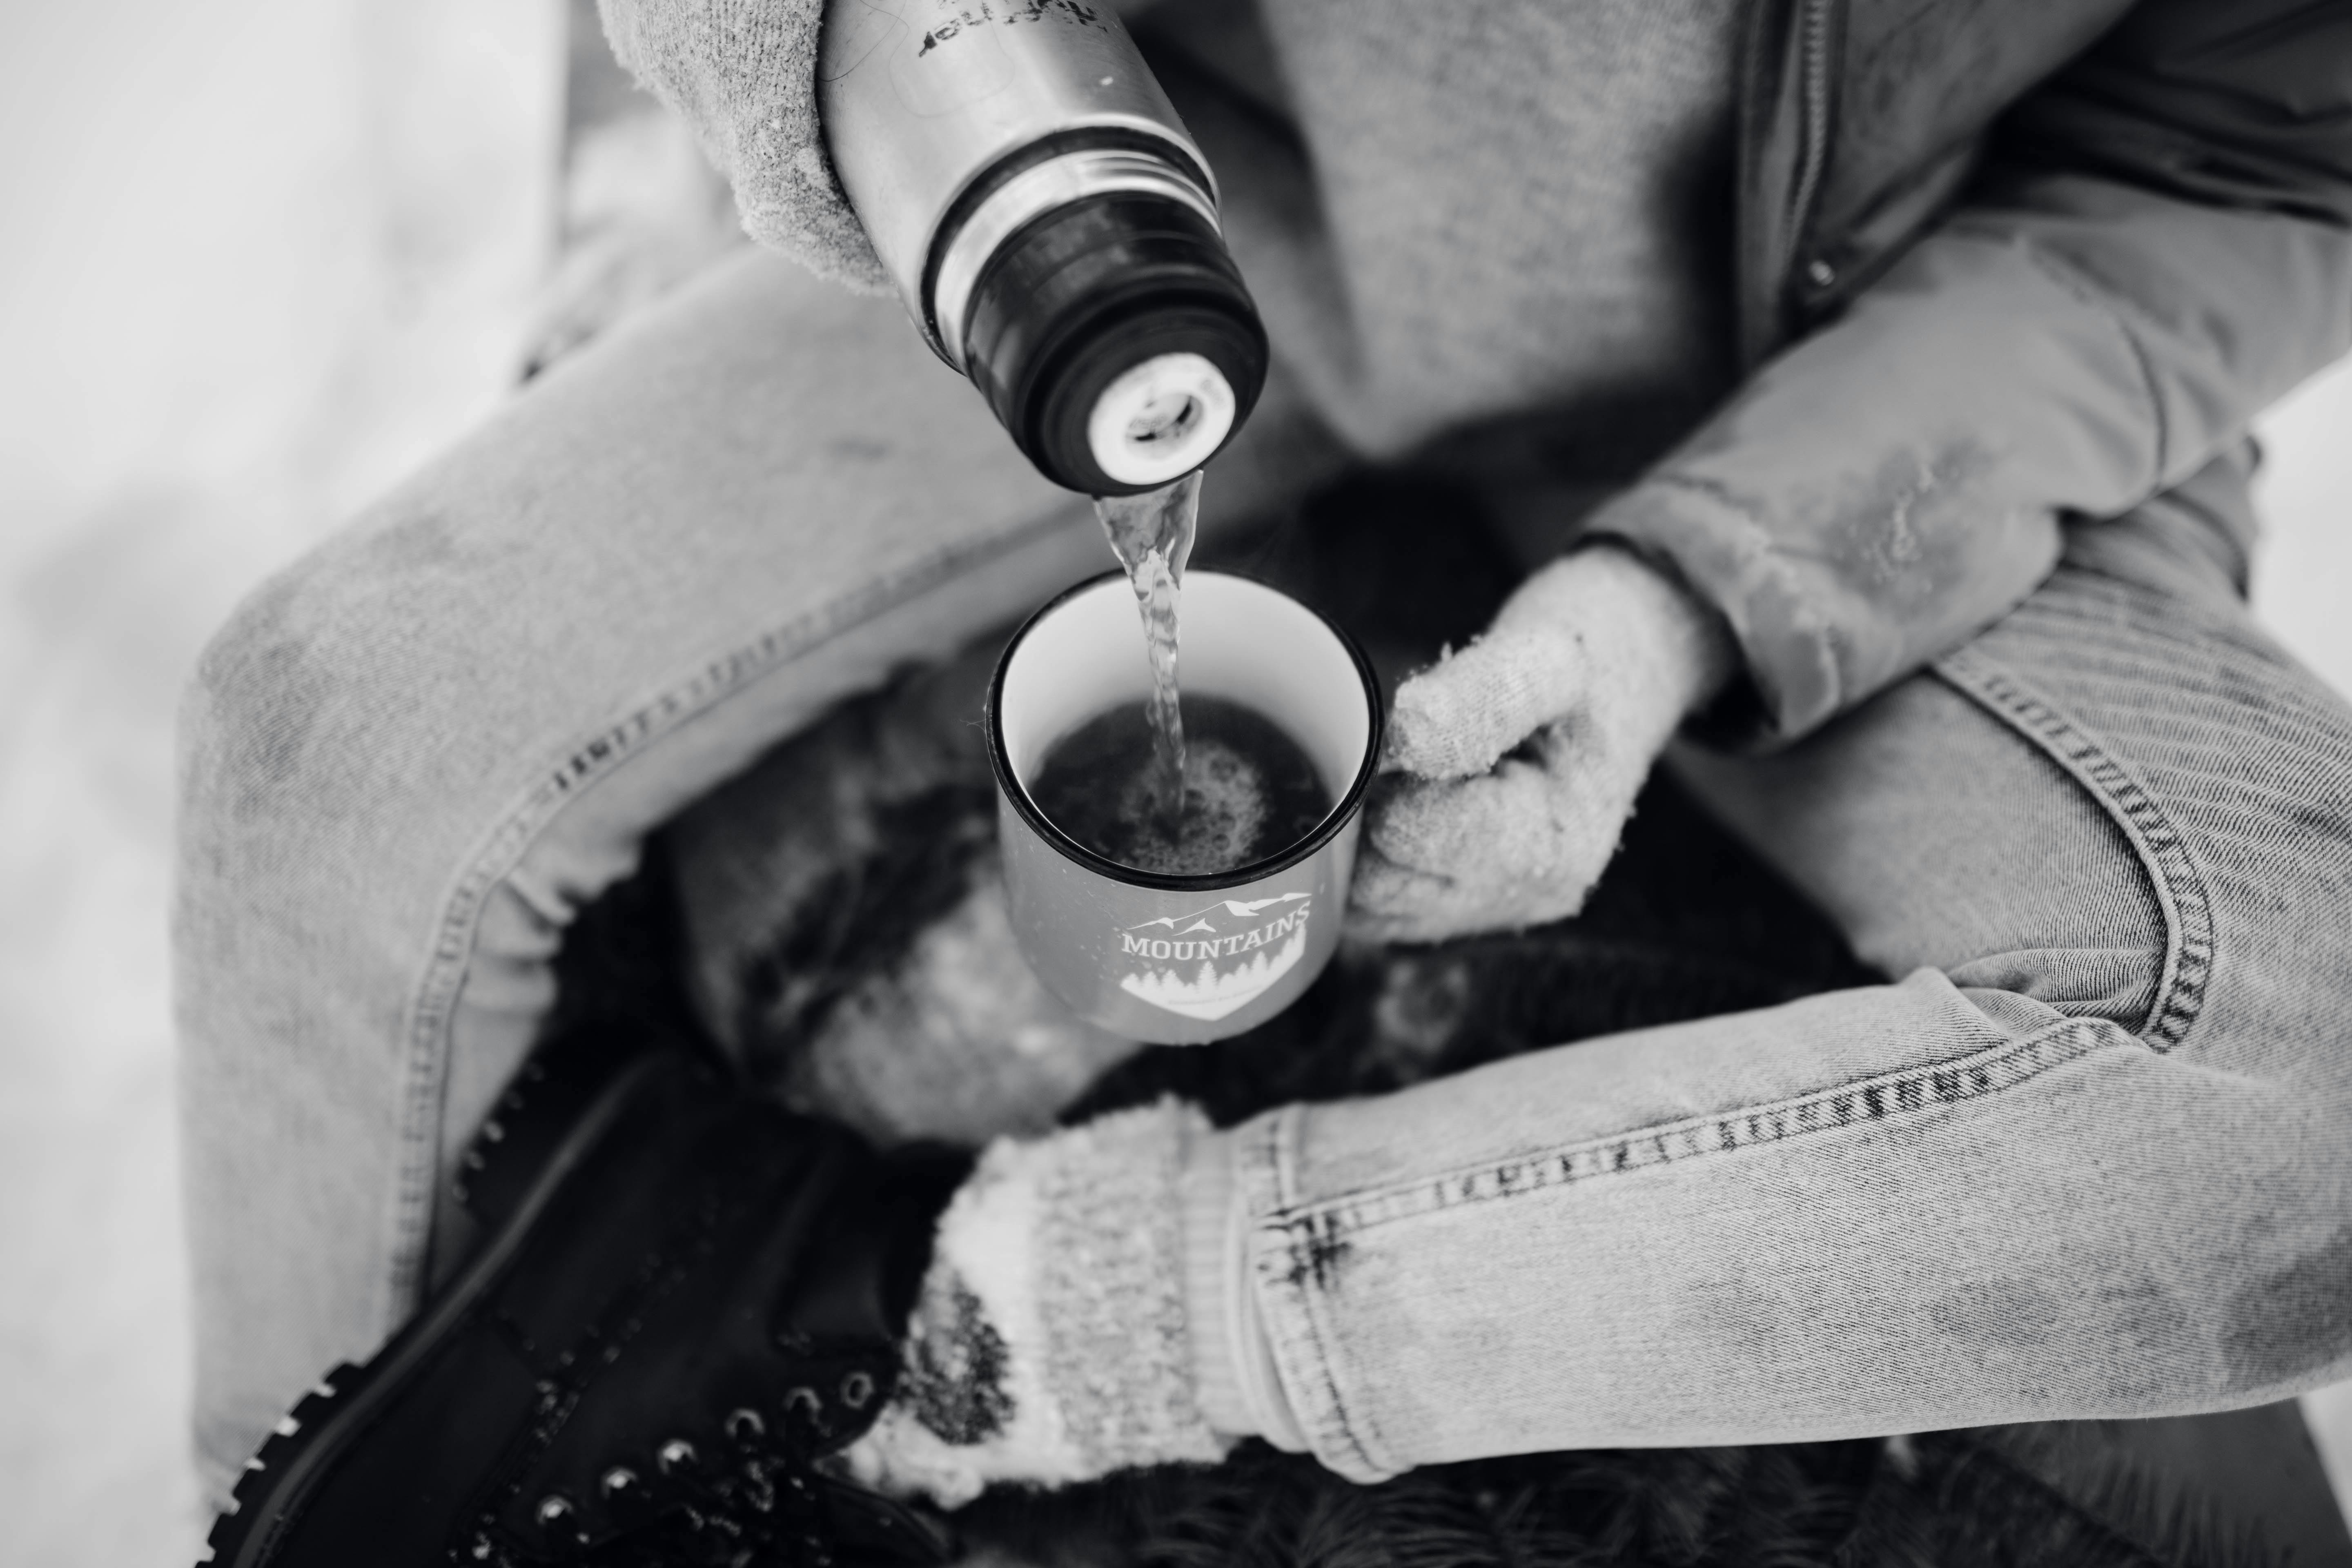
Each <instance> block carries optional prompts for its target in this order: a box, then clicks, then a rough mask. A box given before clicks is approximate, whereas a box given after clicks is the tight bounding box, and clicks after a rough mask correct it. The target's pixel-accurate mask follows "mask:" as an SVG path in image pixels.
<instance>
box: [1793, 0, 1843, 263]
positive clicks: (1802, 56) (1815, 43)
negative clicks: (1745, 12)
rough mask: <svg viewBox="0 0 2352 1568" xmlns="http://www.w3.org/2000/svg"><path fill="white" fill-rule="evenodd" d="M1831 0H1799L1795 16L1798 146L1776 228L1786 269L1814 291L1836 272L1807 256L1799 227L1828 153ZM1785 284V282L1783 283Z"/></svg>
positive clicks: (1815, 193) (1817, 187)
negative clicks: (1783, 221)
mask: <svg viewBox="0 0 2352 1568" xmlns="http://www.w3.org/2000/svg"><path fill="white" fill-rule="evenodd" d="M1831 5H1832V0H1801V10H1800V13H1799V16H1798V18H1797V28H1798V36H1797V48H1798V68H1797V91H1798V109H1799V116H1800V120H1799V123H1800V126H1801V130H1800V132H1799V134H1800V139H1801V145H1800V146H1799V148H1798V153H1797V183H1796V184H1795V186H1794V187H1793V188H1792V189H1791V190H1790V195H1789V210H1788V215H1787V217H1788V226H1787V227H1786V228H1785V229H1784V230H1783V231H1782V232H1783V233H1785V234H1787V235H1788V237H1789V265H1788V268H1784V269H1783V273H1782V276H1783V278H1784V279H1785V278H1786V277H1787V272H1788V270H1790V269H1793V268H1797V267H1802V268H1804V269H1805V273H1804V282H1805V284H1806V285H1807V286H1809V287H1810V288H1811V289H1814V290H1816V291H1818V290H1821V289H1828V288H1830V287H1831V286H1832V285H1833V284H1834V283H1835V282H1836V281H1837V274H1836V273H1835V272H1834V271H1833V270H1832V268H1830V265H1829V263H1828V262H1826V261H1824V260H1822V259H1821V258H1818V257H1816V258H1812V259H1811V260H1808V259H1807V258H1805V256H1804V254H1803V245H1804V235H1805V226H1806V224H1807V223H1808V221H1810V220H1811V216H1812V209H1813V202H1814V200H1815V199H1816V198H1817V197H1818V196H1819V195H1821V185H1822V169H1823V168H1824V167H1825V166H1826V165H1827V163H1829V155H1830V6H1831ZM1784 286H1785V285H1784Z"/></svg>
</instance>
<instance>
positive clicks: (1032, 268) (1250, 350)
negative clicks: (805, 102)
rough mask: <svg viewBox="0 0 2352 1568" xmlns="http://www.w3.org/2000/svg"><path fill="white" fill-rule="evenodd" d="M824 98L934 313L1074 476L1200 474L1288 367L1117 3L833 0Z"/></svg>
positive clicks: (1058, 467)
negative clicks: (1274, 351) (1275, 350)
mask: <svg viewBox="0 0 2352 1568" xmlns="http://www.w3.org/2000/svg"><path fill="white" fill-rule="evenodd" d="M817 95H818V98H817V101H818V110H819V112H820V114H821V115H822V116H823V119H824V128H825V137H826V141H827V143H828V146H829V149H830V151H831V153H832V155H833V163H834V167H835V169H836V170H837V171H838V172H839V174H840V176H841V182H842V184H843V186H844V188H845V190H846V191H847V193H848V195H849V200H850V203H851V205H853V206H855V207H856V211H857V216H858V217H859V219H860V220H861V221H863V223H864V224H865V226H866V234H867V236H868V237H870V238H871V239H872V240H873V242H874V248H875V250H876V252H877V254H878V255H879V256H880V257H881V258H882V264H883V266H884V267H886V268H887V269H888V270H889V273H890V276H891V278H892V279H894V280H895V281H896V282H897V284H898V289H899V291H900V293H901V294H902V295H903V296H904V298H905V300H906V304H907V309H908V313H909V314H911V315H912V316H913V318H914V321H915V325H916V327H917V329H918V330H919V331H920V332H921V333H922V335H923V337H924V339H925V340H926V341H927V342H929V344H930V346H931V347H932V349H933V350H934V351H935V352H937V353H938V354H939V355H940V358H942V359H944V360H945V361H947V363H949V364H950V365H951V366H953V367H954V368H955V369H957V370H958V371H960V372H961V373H963V374H965V375H967V376H969V377H970V378H971V382H972V384H973V385H974V386H976V387H978V388H979V390H980V392H981V394H982V396H983V397H985V398H986V399H987V401H988V405H989V407H990V408H991V409H992V410H993V411H994V412H995V415H996V416H997V418H998V419H999V420H1001V421H1002V422H1003V426H1004V427H1005V429H1006V430H1007V431H1008V432H1010V433H1011V435H1012V437H1013V440H1014V442H1015V443H1017V444H1018V445H1019V447H1020V448H1021V450H1022V451H1023V452H1024V453H1025V454H1027V456H1028V458H1029V459H1030V461H1031V462H1033V463H1034V464H1035V465H1036V466H1037V468H1038V470H1039V471H1040V472H1042V473H1043V474H1045V477H1046V478H1048V479H1053V480H1054V481H1055V482H1056V483H1058V484H1063V485H1066V486H1068V487H1069V488H1071V489H1076V490H1082V491H1085V492H1087V493H1088V494H1090V495H1133V494H1137V493H1139V492H1141V491H1144V490H1149V489H1157V488H1158V487H1160V486H1161V485H1164V484H1167V483H1169V482H1170V481H1171V480H1174V479H1180V478H1181V477H1182V476H1184V475H1185V474H1188V473H1191V472H1192V470H1193V469H1195V468H1199V467H1200V466H1201V465H1202V463H1205V462H1206V461H1208V459H1209V458H1211V457H1213V456H1214V455H1215V453H1216V451H1217V450H1218V448H1219V447H1223V445H1224V443H1225V441H1226V440H1227V439H1228V438H1229V437H1231V436H1232V434H1233V432H1234V431H1235V430H1236V429H1238V428H1239V427H1240V426H1241V424H1242V422H1243V420H1244V419H1246V418H1247V417H1248V416H1249V412H1250V408H1251V406H1252V405H1254V404H1255V402H1256V400H1257V395H1258V390H1259V388H1260V387H1261V386H1262V385H1263V384H1264V383H1265V364H1266V349H1265V330H1264V329H1263V328H1262V327H1261V326H1260V325H1259V323H1258V319H1257V310H1256V308H1255V306H1254V305H1253V304H1252V303H1251V302H1250V297H1249V291H1248V289H1245V288H1244V287H1243V284H1242V279H1241V274H1240V273H1239V272H1238V271H1237V270H1236V269H1235V268H1234V263H1233V258H1232V257H1231V256H1229V255H1228V254H1227V253H1226V250H1225V245H1224V239H1223V232H1222V230H1221V228H1220V226H1219V222H1218V216H1217V187H1216V182H1215V179H1214V177H1213V175H1212V174H1210V172H1209V166H1208V163H1207V161H1206V160H1205V159H1203V158H1202V155H1201V150H1200V148H1198V147H1197V146H1195V145H1194V144H1193V142H1192V137H1191V136H1190V135H1188V134H1187V133H1186V132H1185V130H1184V127H1183V123H1182V122H1181V121H1179V120H1178V119H1177V117H1176V111H1175V110H1174V108H1173V107H1172V106H1171V105H1170V103H1169V101H1168V98H1167V95H1166V94H1165V93H1163V92H1162V91H1161V90H1160V84H1159V82H1158V81H1157V80H1155V79H1153V77H1152V75H1151V72H1150V68H1148V67H1147V66H1145V64H1144V63H1143V58H1142V57H1141V56H1140V55H1139V53H1137V51H1136V47H1135V44H1134V41H1133V40H1132V39H1131V38H1129V37H1128V34H1127V29H1126V27H1125V26H1123V25H1122V24H1121V23H1120V21H1119V19H1118V16H1116V15H1114V14H1113V13H1112V12H1111V10H1110V9H1109V8H1108V5H1104V4H1101V3H1099V0H827V4H826V6H825V15H824V33H823V37H822V44H821V47H820V51H819V59H818V67H817Z"/></svg>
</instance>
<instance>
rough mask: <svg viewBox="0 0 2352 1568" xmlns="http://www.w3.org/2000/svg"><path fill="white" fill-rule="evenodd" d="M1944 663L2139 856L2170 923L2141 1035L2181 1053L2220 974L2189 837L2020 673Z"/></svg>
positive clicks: (1972, 654) (1940, 666) (2207, 900)
mask: <svg viewBox="0 0 2352 1568" xmlns="http://www.w3.org/2000/svg"><path fill="white" fill-rule="evenodd" d="M1935 669H1936V673H1937V675H1938V676H1940V677H1942V678H1943V679H1944V680H1945V681H1947V682H1948V684H1949V685H1951V686H1952V687H1953V688H1954V689H1956V690H1958V691H1959V692H1960V693H1961V695H1963V696H1965V697H1968V698H1969V699H1971V700H1974V701H1975V702H1976V703H1978V705H1979V706H1980V707H1983V708H1985V709H1987V710H1990V712H1992V713H1993V714H1994V716H1995V717H1997V718H2000V719H2002V720H2004V721H2007V722H2008V723H2009V724H2010V725H2011V727H2012V728H2014V729H2016V730H2018V731H2020V732H2021V733H2023V734H2024V735H2026V736H2027V737H2028V738H2030V739H2031V740H2032V741H2033V742H2034V743H2035V744H2037V745H2038V746H2040V747H2041V748H2042V751H2043V752H2045V753H2046V754H2047V755H2048V756H2049V757H2050V758H2051V760H2052V761H2053V762H2055V763H2057V764H2058V765H2059V766H2060V767H2061V768H2063V769H2064V770H2065V771H2066V773H2068V774H2069V775H2070V776H2071V777H2073V778H2074V780H2075V782H2076V783H2078V784H2081V785H2082V786H2083V788H2084V790H2085V791H2086V792H2087V793H2088V794H2089V795H2091V797H2092V798H2093V799H2094V800H2096V801H2097V802H2099V804H2100V805H2101V806H2102V808H2104V809H2105V812H2106V814H2107V816H2108V817H2109V819H2110V820H2112V821H2113V822H2114V823H2115V824H2116V826H2118V827H2119V828H2121V829H2122V831H2123V835H2124V837H2125V838H2126V840H2128V841H2129V842H2130V844H2131V845H2132V847H2133V848H2134V850H2135V851H2136V852H2137V854H2138V856H2139V858H2140V863H2141V865H2142V866H2143V867H2144V868H2146V869H2147V875H2148V880H2149V882H2150V883H2151V885H2152V886H2153V887H2154V889H2155V891H2156V897H2157V906H2158V910H2160V912H2161V913H2162V914H2163V916H2164V921H2165V927H2166V933H2165V934H2166V942H2165V944H2164V947H2165V952H2164V970H2163V973H2161V974H2159V975H2158V979H2157V986H2156V996H2155V999H2154V1000H2153V1001H2152V1002H2151V1003H2150V1004H2149V1006H2148V1012H2147V1019H2146V1021H2145V1022H2144V1023H2143V1024H2142V1025H2141V1027H2140V1030H2139V1037H2140V1038H2141V1039H2142V1040H2144V1041H2145V1042H2147V1046H2148V1047H2149V1048H2151V1049H2153V1050H2156V1051H2158V1052H2167V1051H2170V1050H2172V1049H2173V1048H2174V1047H2177V1046H2179V1044H2180V1043H2181V1041H2182V1040H2184V1039H2186V1038H2187V1037H2188V1035H2189V1028H2190V1027H2191V1026H2193V1025H2194V1024H2195V1023H2196V1022H2197V1018H2198V1016H2199V1015H2200V1013H2201V1012H2202V1011H2203V1010H2204V1005H2205V997H2206V994H2207V993H2208V991H2209V990H2210V986H2211V983H2212V978H2213V961H2214V952H2215V939H2214V933H2213V903H2212V899H2211V897H2210V895H2209V894H2208V893H2207V892H2206V890H2205V879H2204V875H2203V873H2202V871H2201V870H2200V868H2199V867H2198V864H2197V861H2196V858H2195V857H2194V856H2192V855H2191V854H2190V853H2189V845H2188V841H2187V840H2186V839H2184V838H2183V837H2181V836H2180V834H2179V830H2177V829H2176V828H2174V826H2172V823H2171V820H2170V818H2168V816H2166V815H2165V813H2164V809H2163V807H2161V806H2159V805H2157V803H2156V799H2155V797H2154V796H2153V795H2150V794H2149V793H2148V792H2147V789H2146V788H2144V787H2143V786H2142V785H2141V784H2140V783H2139V781H2138V780H2137V779H2136V778H2134V777H2133V776H2132V775H2131V773H2130V772H2129V771H2128V770H2127V769H2126V768H2125V767H2124V765H2123V764H2122V763H2120V762H2118V761H2116V757H2115V755H2114V753H2113V752H2110V751H2109V750H2108V748H2107V747H2105V745H2103V744H2102V743H2101V742H2099V741H2098V740H2097V739H2096V738H2095V737H2094V736H2093V735H2092V734H2090V733H2089V732H2088V731H2085V730H2084V728H2083V727H2082V726H2081V725H2080V724H2078V723H2076V722H2075V721H2073V720H2071V719H2069V718H2067V717H2066V715H2065V714H2064V713H2063V712H2062V711H2060V710H2059V708H2058V706H2057V704H2056V703H2054V702H2053V701H2051V700H2049V699H2048V698H2046V697H2043V696H2042V694H2041V693H2040V692H2038V691H2036V690H2034V689H2032V687H2031V686H2029V685H2027V684H2026V683H2025V681H2023V680H2022V679H2020V678H2019V677H2017V676H2016V675H2014V674H2012V673H2011V672H2010V671H2009V670H2007V669H2005V668H2001V666H2000V665H1999V664H1998V663H1996V662H1995V661H1994V660H1992V659H1991V658H1987V657H1986V656H1985V655H1984V654H1982V653H1981V652H1979V651H1977V650H1976V649H1974V648H1973V647H1964V648H1959V649H1957V650H1955V651H1954V652H1952V653H1949V654H1947V655H1945V656H1944V657H1943V658H1940V659H1938V660H1937V661H1936V665H1935Z"/></svg>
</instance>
